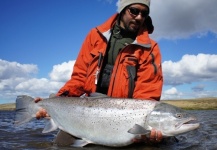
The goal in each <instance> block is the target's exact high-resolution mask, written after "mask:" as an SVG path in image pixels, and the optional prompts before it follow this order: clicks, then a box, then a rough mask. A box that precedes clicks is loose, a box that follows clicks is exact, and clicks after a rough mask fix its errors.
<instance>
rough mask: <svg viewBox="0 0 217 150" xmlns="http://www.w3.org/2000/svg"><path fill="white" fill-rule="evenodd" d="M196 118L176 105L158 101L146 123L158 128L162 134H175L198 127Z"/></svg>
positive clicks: (150, 126)
mask: <svg viewBox="0 0 217 150" xmlns="http://www.w3.org/2000/svg"><path fill="white" fill-rule="evenodd" d="M195 120H196V118H195V117H194V116H193V115H191V114H190V113H188V112H186V111H185V110H183V109H181V108H178V107H176V106H173V105H170V104H166V103H159V104H157V105H156V106H155V108H154V109H153V111H151V112H150V114H148V116H147V121H146V125H147V126H148V127H149V128H150V129H152V128H154V129H157V130H160V131H161V132H162V134H163V136H175V135H178V134H182V133H185V132H188V131H191V130H194V129H196V128H198V127H199V123H194V122H195Z"/></svg>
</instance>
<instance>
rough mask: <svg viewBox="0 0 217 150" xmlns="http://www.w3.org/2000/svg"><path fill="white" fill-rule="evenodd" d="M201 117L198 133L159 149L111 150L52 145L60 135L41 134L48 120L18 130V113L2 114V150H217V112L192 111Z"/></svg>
mask: <svg viewBox="0 0 217 150" xmlns="http://www.w3.org/2000/svg"><path fill="white" fill-rule="evenodd" d="M188 112H189V113H191V114H193V115H194V116H196V117H197V119H198V122H200V124H201V125H200V127H199V128H198V129H196V130H194V131H191V132H188V133H185V134H182V135H179V136H176V138H177V139H178V140H179V142H176V141H175V140H174V138H166V139H164V140H163V141H162V142H161V143H159V144H155V145H145V144H132V145H130V146H127V147H123V148H110V147H105V146H97V145H87V146H85V147H84V148H74V147H71V146H69V147H58V146H56V145H54V144H53V143H52V140H53V139H54V138H55V135H56V133H57V131H55V132H50V133H46V134H43V133H41V132H42V130H43V127H44V125H45V121H44V120H34V119H33V120H32V121H31V122H29V123H27V124H25V125H22V126H18V127H15V126H14V125H13V121H14V115H15V112H14V111H0V150H13V149H16V150H19V149H20V150H21V149H22V150H27V149H28V150H34V149H55V150H57V149H58V150H79V149H82V150H99V149H100V150H110V149H111V150H115V149H124V150H167V149H168V150H217V110H194V111H188Z"/></svg>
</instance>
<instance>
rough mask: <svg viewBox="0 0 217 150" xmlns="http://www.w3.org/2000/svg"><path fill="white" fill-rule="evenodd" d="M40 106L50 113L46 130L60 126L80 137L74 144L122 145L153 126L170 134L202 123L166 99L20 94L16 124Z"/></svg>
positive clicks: (175, 133) (32, 113)
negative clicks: (192, 122) (38, 96)
mask: <svg viewBox="0 0 217 150" xmlns="http://www.w3.org/2000/svg"><path fill="white" fill-rule="evenodd" d="M41 107H42V108H45V109H46V110H47V112H48V114H49V115H50V119H49V123H48V124H47V125H46V126H45V128H44V130H43V133H47V132H51V131H54V130H56V129H57V128H59V129H60V130H62V131H64V132H66V133H68V134H70V135H73V136H75V137H78V138H80V140H76V141H74V144H72V146H77V147H82V146H85V145H87V144H89V143H92V144H99V145H105V146H112V147H121V146H127V145H130V144H132V143H133V139H135V138H138V136H141V135H147V134H149V133H150V130H151V129H152V128H155V129H157V130H160V131H161V132H162V134H163V136H164V137H168V136H175V135H178V134H181V133H185V132H188V131H191V130H194V129H196V128H198V127H199V123H194V124H190V123H189V122H190V121H192V120H196V118H194V117H193V116H191V115H190V114H188V113H186V112H185V111H184V110H182V109H180V108H177V107H175V106H172V105H169V104H166V103H162V102H158V101H151V100H139V99H127V98H109V97H105V96H101V97H83V98H79V97H53V98H47V99H44V100H42V101H40V102H38V103H35V102H34V99H33V98H32V97H29V96H26V95H21V96H18V97H17V99H16V116H15V124H17V125H19V124H23V123H25V122H28V121H30V120H31V119H32V118H33V117H35V114H36V112H37V111H38V110H39V108H41Z"/></svg>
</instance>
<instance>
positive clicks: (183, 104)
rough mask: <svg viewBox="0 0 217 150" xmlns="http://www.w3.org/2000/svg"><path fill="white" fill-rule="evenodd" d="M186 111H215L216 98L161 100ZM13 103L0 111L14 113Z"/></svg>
mask: <svg viewBox="0 0 217 150" xmlns="http://www.w3.org/2000/svg"><path fill="white" fill-rule="evenodd" d="M161 102H164V103H167V104H171V105H174V106H177V107H179V108H182V109H186V110H217V98H198V99H186V100H161ZM14 110H15V103H8V104H0V111H14Z"/></svg>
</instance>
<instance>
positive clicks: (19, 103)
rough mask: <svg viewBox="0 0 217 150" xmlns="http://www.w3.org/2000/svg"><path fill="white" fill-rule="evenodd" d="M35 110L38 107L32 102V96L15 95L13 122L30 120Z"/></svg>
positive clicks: (18, 122)
mask: <svg viewBox="0 0 217 150" xmlns="http://www.w3.org/2000/svg"><path fill="white" fill-rule="evenodd" d="M37 110H38V107H37V104H36V103H35V102H34V98H32V97H30V96H26V95H20V96H17V99H16V114H15V121H14V124H15V125H21V124H24V123H26V122H28V121H30V120H31V119H32V118H34V117H35V114H36V112H37Z"/></svg>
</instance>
